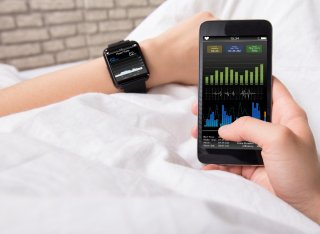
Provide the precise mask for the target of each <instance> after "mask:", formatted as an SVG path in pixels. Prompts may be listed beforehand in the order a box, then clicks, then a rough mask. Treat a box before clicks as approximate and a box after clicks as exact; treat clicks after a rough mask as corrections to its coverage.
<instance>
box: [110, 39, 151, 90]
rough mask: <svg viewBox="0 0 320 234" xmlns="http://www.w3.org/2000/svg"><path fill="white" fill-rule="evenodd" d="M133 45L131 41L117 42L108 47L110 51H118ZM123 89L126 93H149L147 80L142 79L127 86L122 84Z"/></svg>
mask: <svg viewBox="0 0 320 234" xmlns="http://www.w3.org/2000/svg"><path fill="white" fill-rule="evenodd" d="M131 43H132V41H129V40H125V41H124V40H122V41H118V42H115V43H113V44H110V45H108V49H109V50H110V51H114V50H117V49H119V48H121V47H126V46H130V45H131ZM121 88H122V89H123V91H124V92H126V93H146V92H147V87H146V79H144V78H143V77H141V79H137V80H133V81H130V82H128V83H126V84H122V85H121Z"/></svg>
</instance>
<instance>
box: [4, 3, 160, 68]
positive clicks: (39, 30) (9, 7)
mask: <svg viewBox="0 0 320 234" xmlns="http://www.w3.org/2000/svg"><path fill="white" fill-rule="evenodd" d="M163 1H165V0H0V63H7V64H12V65H14V66H16V67H18V68H19V69H20V70H25V69H31V68H37V67H42V66H50V65H55V64H59V63H67V62H73V61H79V60H84V59H90V58H96V57H98V56H101V53H102V50H103V49H104V48H105V47H106V45H107V44H108V43H111V42H115V41H117V40H120V39H123V38H124V37H126V36H127V35H128V33H129V32H131V31H132V30H133V29H134V28H135V27H136V26H137V25H138V24H139V23H140V22H141V21H142V20H143V19H144V18H145V17H146V16H147V15H149V14H150V13H151V12H152V11H153V10H154V9H155V8H156V7H157V6H159V5H160V4H161V3H162V2H163Z"/></svg>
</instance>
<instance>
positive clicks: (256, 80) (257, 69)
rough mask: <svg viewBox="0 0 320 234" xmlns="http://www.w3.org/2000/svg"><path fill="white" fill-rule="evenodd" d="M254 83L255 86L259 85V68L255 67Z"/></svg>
mask: <svg viewBox="0 0 320 234" xmlns="http://www.w3.org/2000/svg"><path fill="white" fill-rule="evenodd" d="M254 72H255V73H254V78H255V80H254V83H255V84H259V67H255V70H254Z"/></svg>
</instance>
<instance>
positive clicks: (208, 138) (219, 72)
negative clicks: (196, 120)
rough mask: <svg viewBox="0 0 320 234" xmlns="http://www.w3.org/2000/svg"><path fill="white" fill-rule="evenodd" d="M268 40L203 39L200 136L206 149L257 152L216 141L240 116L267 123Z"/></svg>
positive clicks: (247, 146)
mask: <svg viewBox="0 0 320 234" xmlns="http://www.w3.org/2000/svg"><path fill="white" fill-rule="evenodd" d="M267 40H268V38H267V37H264V36H261V37H207V36H205V37H203V38H202V43H203V58H202V59H203V74H202V87H200V88H202V100H200V101H201V103H202V116H201V117H202V120H201V128H202V131H201V134H202V135H201V136H202V144H203V147H205V148H207V149H229V150H232V149H235V150H239V149H248V150H260V149H261V148H260V147H258V146H257V145H256V144H254V143H250V142H230V141H225V140H223V139H221V138H219V135H218V129H219V128H220V127H221V126H223V125H226V124H230V123H232V122H233V121H235V120H236V119H238V118H240V117H241V116H251V117H254V118H257V119H260V120H263V121H267V119H268V118H267V82H266V78H267Z"/></svg>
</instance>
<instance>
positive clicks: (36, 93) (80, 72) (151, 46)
mask: <svg viewBox="0 0 320 234" xmlns="http://www.w3.org/2000/svg"><path fill="white" fill-rule="evenodd" d="M140 46H141V49H142V51H143V54H144V56H145V59H146V63H147V64H148V67H149V70H150V78H149V79H148V81H147V87H148V88H151V87H155V86H159V85H162V84H165V83H169V82H171V81H172V80H171V78H170V77H168V76H166V75H164V74H163V72H162V71H161V58H159V56H157V55H158V54H159V51H158V50H159V45H158V44H157V42H156V40H155V39H153V40H147V41H144V42H142V43H141V44H140ZM88 92H99V93H106V94H110V93H115V92H119V90H118V89H116V88H115V86H114V85H113V83H112V80H111V78H110V74H109V71H108V69H107V67H106V63H105V61H104V58H103V57H101V58H98V59H95V60H92V61H89V62H86V63H83V64H80V65H77V66H74V67H71V68H67V69H63V70H60V71H57V72H53V73H49V74H46V75H43V76H40V77H36V78H34V79H31V80H27V81H24V82H21V83H19V84H16V85H14V86H11V87H8V88H5V89H3V90H1V91H0V116H5V115H9V114H12V113H16V112H21V111H25V110H29V109H33V108H37V107H41V106H45V105H49V104H52V103H56V102H59V101H62V100H65V99H67V98H70V97H72V96H76V95H79V94H83V93H88Z"/></svg>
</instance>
